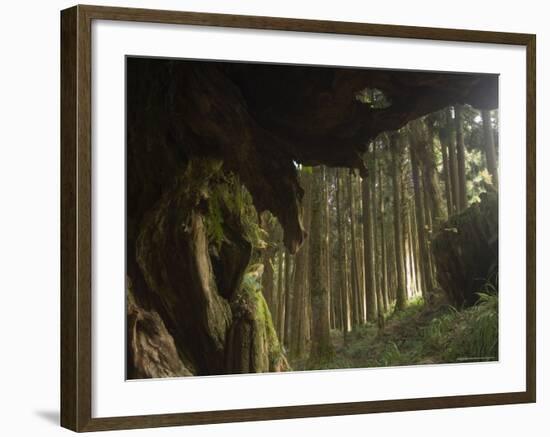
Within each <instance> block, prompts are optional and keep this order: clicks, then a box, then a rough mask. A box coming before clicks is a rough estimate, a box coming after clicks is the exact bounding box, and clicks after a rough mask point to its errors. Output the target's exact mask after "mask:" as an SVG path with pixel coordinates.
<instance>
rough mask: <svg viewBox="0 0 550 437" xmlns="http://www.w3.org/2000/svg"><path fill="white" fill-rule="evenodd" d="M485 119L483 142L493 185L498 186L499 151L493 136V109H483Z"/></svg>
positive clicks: (482, 113)
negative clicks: (497, 151)
mask: <svg viewBox="0 0 550 437" xmlns="http://www.w3.org/2000/svg"><path fill="white" fill-rule="evenodd" d="M481 118H482V119H483V142H484V144H485V157H486V159H487V170H488V171H489V173H490V174H491V178H492V181H493V185H494V187H495V188H497V187H498V165H497V153H496V149H495V138H494V136H493V128H492V126H491V111H489V110H483V111H481Z"/></svg>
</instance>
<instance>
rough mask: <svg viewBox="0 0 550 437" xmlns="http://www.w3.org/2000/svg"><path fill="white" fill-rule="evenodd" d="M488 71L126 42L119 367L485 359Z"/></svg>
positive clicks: (241, 367)
mask: <svg viewBox="0 0 550 437" xmlns="http://www.w3.org/2000/svg"><path fill="white" fill-rule="evenodd" d="M497 277H498V77H497V76H495V75H487V74H469V73H468V74H466V73H439V72H410V71H397V70H396V71H393V70H372V69H357V68H333V67H314V66H293V65H272V64H247V63H226V62H211V61H208V62H207V61H184V60H165V59H164V60H160V59H149V58H132V57H129V58H127V290H126V293H127V314H128V317H127V330H128V335H127V338H128V348H127V354H128V357H127V358H128V359H127V375H128V378H146V377H164V376H192V375H211V374H227V373H249V372H278V371H288V370H313V369H328V368H342V367H373V366H386V365H398V364H427V363H431V364H436V363H447V362H461V361H484V360H495V359H498V342H497V339H498V317H497V315H498V297H497V290H498V281H497Z"/></svg>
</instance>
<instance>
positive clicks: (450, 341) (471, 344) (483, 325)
mask: <svg viewBox="0 0 550 437" xmlns="http://www.w3.org/2000/svg"><path fill="white" fill-rule="evenodd" d="M478 295H479V300H478V302H477V304H476V305H474V306H472V307H470V308H466V309H464V310H462V311H459V310H457V309H455V308H454V307H452V306H449V305H441V306H438V307H430V306H428V305H425V304H424V301H423V300H422V299H416V300H412V301H410V302H409V305H408V307H407V308H406V309H405V310H403V311H399V312H393V313H391V314H390V315H388V318H387V320H386V325H385V328H384V329H382V330H379V329H378V327H377V326H376V324H366V325H363V326H360V327H357V328H355V329H354V331H352V332H350V333H348V334H347V338H346V341H345V343H344V338H343V335H342V333H341V332H340V331H332V332H331V335H332V340H333V343H334V345H335V349H336V353H335V356H334V359H333V360H332V361H331V362H330V363H327V364H326V367H325V368H327V369H337V368H359V367H386V366H403V365H414V364H441V363H460V362H479V361H495V360H498V296H497V294H496V293H494V291H493V290H490V289H489V288H486V289H485V290H484V291H483V292H480V293H478Z"/></svg>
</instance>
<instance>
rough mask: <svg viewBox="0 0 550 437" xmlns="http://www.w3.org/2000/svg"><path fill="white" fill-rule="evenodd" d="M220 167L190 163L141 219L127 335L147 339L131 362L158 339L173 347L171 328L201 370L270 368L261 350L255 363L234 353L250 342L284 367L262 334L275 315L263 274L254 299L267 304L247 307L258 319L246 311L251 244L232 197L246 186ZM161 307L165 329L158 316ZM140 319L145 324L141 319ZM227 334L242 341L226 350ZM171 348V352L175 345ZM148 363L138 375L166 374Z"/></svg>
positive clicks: (191, 366) (189, 365)
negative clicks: (263, 292) (243, 300)
mask: <svg viewBox="0 0 550 437" xmlns="http://www.w3.org/2000/svg"><path fill="white" fill-rule="evenodd" d="M220 172H221V169H220V164H219V163H217V162H214V161H210V160H192V161H190V162H189V164H188V166H187V167H186V169H185V170H184V171H183V173H182V174H181V175H180V177H179V178H177V180H176V182H175V183H174V185H173V186H172V188H171V189H169V190H167V191H165V192H164V194H163V196H162V197H161V199H160V200H159V202H157V204H155V205H154V207H153V208H152V209H151V210H150V211H149V212H148V213H147V214H145V216H144V219H143V220H142V222H141V223H140V224H139V231H138V235H137V239H136V242H135V249H134V250H135V251H134V252H133V253H135V262H136V263H137V268H136V266H134V265H133V262H134V260H133V259H130V258H129V259H128V266H129V267H128V271H129V274H130V275H131V276H132V277H131V278H130V280H131V281H132V283H133V284H134V288H133V289H134V291H135V292H134V293H133V295H134V298H135V299H134V301H135V302H134V303H132V300H131V299H128V302H127V305H128V312H129V317H130V318H129V320H130V321H131V322H132V320H135V321H134V322H132V323H133V326H135V327H136V328H135V332H136V333H137V334H138V335H133V336H132V337H129V339H134V340H133V341H134V343H135V344H141V345H142V346H141V347H139V348H134V353H133V355H132V356H131V357H130V358H131V362H133V363H144V362H146V361H147V356H149V357H150V356H151V351H152V348H154V344H159V345H160V344H163V345H169V344H170V340H169V337H168V336H167V335H166V332H167V333H168V334H169V335H170V336H171V337H172V339H173V344H174V346H175V348H176V350H177V355H178V356H179V357H180V359H182V357H185V363H184V367H185V368H186V369H187V370H189V372H192V373H193V374H195V375H213V374H224V373H227V372H232V373H234V372H255V371H265V369H266V367H264V366H263V364H262V363H261V360H264V358H265V357H263V358H261V359H260V358H259V356H258V355H257V356H258V358H257V359H255V360H252V361H250V360H241V358H242V357H241V358H236V356H237V355H242V354H245V355H246V354H247V353H248V352H246V351H245V345H246V344H254V348H257V349H256V350H259V351H271V352H270V354H271V355H270V356H271V358H272V359H271V361H273V363H274V364H273V366H271V367H269V369H272V370H273V369H284V368H286V367H285V366H286V364H284V363H285V362H286V361H285V358H284V354H283V353H282V351H281V350H280V349H279V348H278V341H276V340H277V338H276V336H275V337H273V336H265V335H261V331H262V330H263V329H264V328H265V326H266V323H267V322H266V320H268V319H270V315H269V311H268V310H267V305H264V304H265V301H264V300H263V296H262V295H261V291H260V290H261V286H260V281H261V278H260V277H259V275H258V277H257V290H258V291H257V293H256V294H258V295H259V296H258V297H256V298H255V299H254V300H253V302H254V303H255V302H264V303H263V304H257V305H256V304H251V305H248V306H247V305H245V306H247V308H249V319H250V320H256V321H257V322H254V323H248V324H243V319H242V318H241V316H240V314H241V309H242V306H243V305H242V304H241V301H240V300H239V298H238V297H239V296H240V295H242V293H243V278H244V273H245V270H246V268H247V266H248V263H249V261H250V257H251V243H250V241H249V240H248V239H247V237H246V235H247V233H246V231H245V228H244V227H243V224H242V222H241V215H240V208H239V207H238V206H237V205H236V204H234V203H233V202H231V199H235V197H236V195H237V194H236V192H235V190H241V185H240V183H238V181H236V180H235V179H234V178H233V179H232V178H231V176H230V175H225V176H224V177H220V175H221V174H220ZM214 205H215V207H214ZM213 210H215V211H216V213H215V214H214V213H213V212H212V211H213ZM219 215H222V216H223V221H220V218H219ZM220 233H221V234H222V235H223V238H220V236H219V234H220ZM129 253H130V252H129ZM140 278H142V279H140ZM143 296H148V299H144V298H143ZM144 304H145V306H144ZM264 306H265V308H264ZM149 307H150V308H149ZM136 308H137V309H136ZM264 310H265V311H264ZM266 312H267V314H265V313H266ZM155 313H156V314H158V315H159V316H160V319H162V322H163V324H164V327H165V328H166V332H164V329H163V327H162V324H161V323H159V322H158V320H157V321H155V320H156V316H155ZM267 315H269V317H268V316H267ZM140 318H141V320H144V322H139V320H140ZM260 319H261V320H262V322H260V321H259V320H260ZM138 322H139V323H138ZM142 330H147V333H146V335H145V334H139V332H141V331H142ZM152 330H154V332H153V331H152ZM228 335H230V336H233V337H232V338H235V337H234V336H235V335H236V336H238V337H239V343H240V344H242V345H243V347H240V348H237V347H231V348H228V345H229V344H230V340H229V337H228ZM136 342H137V343H136ZM254 342H255V343H254ZM145 346H147V347H145ZM136 351H137V352H139V353H137V352H136ZM258 353H260V352H258ZM166 354H170V351H169V348H168V349H167V350H166ZM160 356H162V353H161V355H159V357H160ZM173 357H174V354H172V358H173ZM230 357H231V359H230ZM228 360H230V361H231V363H232V364H231V366H230V367H228V365H229V364H228V363H229V361H228ZM164 361H166V363H168V362H171V363H172V364H171V365H170V366H164V367H165V369H167V368H169V369H171V371H172V372H174V369H175V368H177V361H175V360H174V359H169V357H168V356H166V357H165V359H164ZM182 362H183V361H182ZM275 362H276V363H275ZM239 363H240V364H239ZM277 363H278V364H277ZM174 366H176V367H174ZM146 367H147V366H144V365H143V364H139V365H137V364H136V365H135V368H134V369H133V370H134V374H137V375H140V377H144V376H151V377H153V376H155V375H158V374H166V372H167V370H163V371H161V370H160V369H159V368H157V369H156V370H152V368H151V366H149V367H148V369H149V370H146ZM162 372H164V373H162ZM131 373H132V372H129V374H131ZM181 373H185V372H184V371H181Z"/></svg>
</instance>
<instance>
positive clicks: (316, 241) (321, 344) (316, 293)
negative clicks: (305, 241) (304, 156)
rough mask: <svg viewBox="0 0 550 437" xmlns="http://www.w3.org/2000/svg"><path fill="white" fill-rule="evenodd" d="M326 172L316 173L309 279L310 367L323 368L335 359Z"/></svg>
mask: <svg viewBox="0 0 550 437" xmlns="http://www.w3.org/2000/svg"><path fill="white" fill-rule="evenodd" d="M321 172H322V170H321V169H320V168H318V167H315V168H314V169H313V180H314V183H313V190H312V193H311V200H312V203H311V234H310V259H309V277H310V292H311V309H312V312H311V316H312V330H311V353H310V358H309V361H310V366H313V367H320V366H321V365H322V363H324V362H326V361H327V360H329V359H330V358H331V357H332V353H333V352H332V345H331V344H330V329H329V315H328V314H329V301H328V289H327V286H326V284H325V283H324V281H323V271H324V269H325V268H326V266H325V264H326V254H325V253H324V250H323V249H324V248H323V246H324V245H323V242H322V239H323V236H322V226H321V225H322V210H323V193H322V186H321V183H322V173H321Z"/></svg>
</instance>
